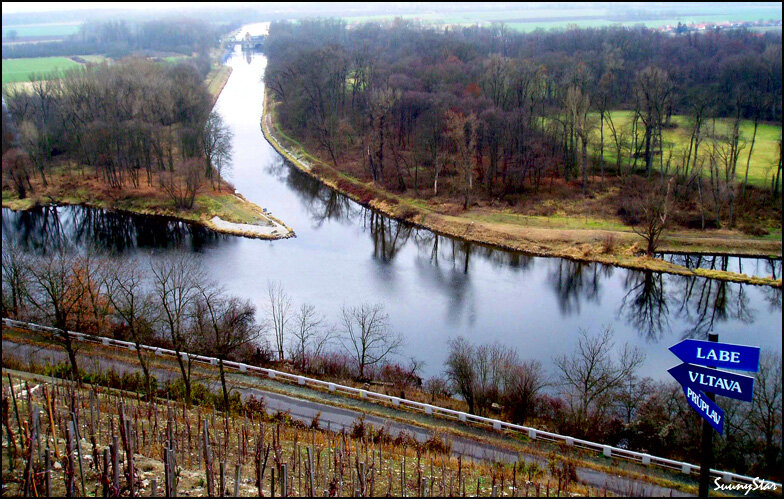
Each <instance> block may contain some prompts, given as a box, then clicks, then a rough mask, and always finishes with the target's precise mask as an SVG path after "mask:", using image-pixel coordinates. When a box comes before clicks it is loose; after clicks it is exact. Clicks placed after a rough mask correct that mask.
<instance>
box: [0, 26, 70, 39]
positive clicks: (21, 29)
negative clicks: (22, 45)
mask: <svg viewBox="0 0 784 499" xmlns="http://www.w3.org/2000/svg"><path fill="white" fill-rule="evenodd" d="M80 24H81V23H45V24H17V25H8V26H3V40H6V39H9V38H10V37H11V32H12V31H13V32H16V39H17V40H18V41H24V39H25V38H32V37H42V36H46V37H62V36H69V35H74V34H76V33H78V32H79V25H80Z"/></svg>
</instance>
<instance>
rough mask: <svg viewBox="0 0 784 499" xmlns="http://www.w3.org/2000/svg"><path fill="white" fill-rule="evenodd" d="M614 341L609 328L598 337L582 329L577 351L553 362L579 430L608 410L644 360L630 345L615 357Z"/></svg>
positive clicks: (641, 354) (642, 355)
mask: <svg viewBox="0 0 784 499" xmlns="http://www.w3.org/2000/svg"><path fill="white" fill-rule="evenodd" d="M612 338H613V331H612V329H610V328H609V327H606V328H604V329H603V330H602V332H601V333H599V334H598V335H595V336H592V335H589V334H588V331H586V330H583V329H581V330H580V336H579V338H578V340H577V349H576V350H575V351H574V352H573V353H572V354H570V355H562V356H560V357H556V358H555V359H554V362H555V366H556V368H557V369H558V371H559V373H560V375H561V381H562V385H563V389H564V395H565V396H566V400H567V403H568V404H569V406H570V409H571V416H572V417H573V418H574V423H575V425H576V427H577V428H584V424H585V422H586V421H588V419H589V418H591V417H595V416H600V415H601V414H603V413H604V412H605V411H606V410H607V409H608V406H609V404H606V403H605V402H606V401H607V400H608V398H609V397H610V396H611V395H612V394H613V392H614V391H615V390H616V389H618V387H619V386H620V385H621V383H623V382H624V381H625V380H628V379H629V378H630V377H632V376H634V373H635V372H636V371H637V368H638V367H639V366H640V364H642V362H643V360H644V359H645V355H644V354H643V353H642V352H640V351H639V350H637V349H636V348H630V347H629V346H628V345H625V346H624V347H623V349H622V350H621V352H620V354H616V353H615V352H614V351H613V349H614V347H615V343H614V342H613V339H612ZM616 359H617V360H616Z"/></svg>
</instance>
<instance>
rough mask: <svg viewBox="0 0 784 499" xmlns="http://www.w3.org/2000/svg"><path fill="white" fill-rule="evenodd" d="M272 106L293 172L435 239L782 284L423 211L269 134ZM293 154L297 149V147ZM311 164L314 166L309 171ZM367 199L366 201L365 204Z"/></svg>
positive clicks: (774, 251)
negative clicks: (346, 186) (349, 187)
mask: <svg viewBox="0 0 784 499" xmlns="http://www.w3.org/2000/svg"><path fill="white" fill-rule="evenodd" d="M270 105H271V100H270V99H269V98H268V96H267V95H266V90H265V98H264V109H263V114H262V118H261V124H260V125H261V129H262V132H263V133H264V137H265V138H266V139H267V142H269V143H270V145H272V147H274V148H275V150H276V151H278V153H279V154H281V155H282V156H283V157H284V158H286V159H287V160H288V161H289V162H290V163H291V164H292V165H294V167H296V168H297V169H299V170H301V171H302V172H304V173H305V174H307V175H309V176H311V177H313V178H315V179H317V180H318V181H320V182H322V183H323V184H324V185H326V186H328V187H330V188H331V189H334V190H335V191H337V192H340V193H341V194H343V195H345V196H347V197H349V198H351V199H352V200H353V201H355V202H357V203H359V204H362V205H364V206H368V207H370V208H372V209H374V210H376V211H378V212H381V213H382V214H384V215H386V216H388V217H391V218H394V219H397V220H401V221H404V222H406V223H409V224H411V225H413V226H416V227H420V228H424V229H427V230H430V231H432V232H435V233H436V234H439V235H443V236H447V237H451V238H455V239H459V240H463V241H468V242H472V243H479V244H483V245H487V246H491V247H496V248H500V249H505V250H511V251H519V252H522V253H526V254H529V255H534V256H545V257H558V258H567V259H570V260H575V261H582V262H597V263H603V264H607V265H614V266H618V267H625V268H629V269H633V270H649V271H654V272H663V273H669V274H678V275H683V276H694V277H706V278H711V279H719V280H724V281H731V282H740V283H747V284H755V285H767V286H773V287H778V288H780V287H781V284H782V280H781V278H779V279H771V278H766V277H755V276H748V275H746V274H738V273H735V272H728V271H723V270H713V269H702V268H694V269H690V268H687V267H684V266H682V265H677V264H674V263H670V262H666V261H664V260H661V259H657V258H650V257H645V256H638V252H639V251H638V249H637V246H638V244H639V243H640V242H641V241H642V240H641V239H640V238H639V237H638V236H637V235H635V234H634V233H632V232H622V231H609V230H594V229H549V228H541V227H531V226H524V225H517V224H508V223H485V222H481V221H476V220H470V219H468V218H465V217H460V216H453V215H445V214H441V213H437V212H435V211H432V210H427V209H423V208H422V207H421V206H419V205H417V204H414V203H412V202H411V201H412V200H410V199H408V198H405V197H402V196H396V195H395V194H393V193H390V192H387V191H384V190H382V189H380V188H378V187H376V186H375V185H374V184H373V183H365V182H362V181H360V180H358V179H355V178H352V177H349V176H347V175H345V174H343V173H341V172H339V171H337V170H336V169H335V168H333V167H332V166H330V165H328V164H326V163H324V162H321V161H319V160H318V159H316V158H315V157H314V156H313V155H311V154H308V153H307V151H304V150H300V151H299V152H297V151H295V150H294V146H292V145H291V144H289V141H288V140H287V139H286V138H283V137H280V134H276V133H274V132H273V130H274V129H275V124H274V122H273V117H274V112H273V111H271V110H270ZM297 148H299V149H301V148H300V147H299V146H297ZM312 161H317V162H318V168H314V165H313V164H312V163H311V162H312ZM346 181H348V182H350V183H351V184H353V186H354V187H356V188H357V190H358V191H359V192H362V193H363V196H362V197H363V198H364V199H361V198H360V195H358V194H357V193H355V192H349V191H348V190H346V189H344V188H341V184H344V183H345V182H346ZM368 198H369V201H368ZM608 236H610V237H613V238H615V240H616V241H617V244H616V245H617V247H616V249H615V250H613V251H610V252H605V251H603V250H602V240H603V239H604V238H606V237H608ZM658 251H661V252H674V253H690V252H694V253H707V254H718V255H721V254H724V255H732V256H749V257H774V258H781V254H782V243H781V241H771V240H759V239H747V238H732V237H714V236H705V235H702V234H699V235H697V234H694V235H684V234H670V235H667V236H666V237H663V238H662V243H661V245H660V247H659V248H658Z"/></svg>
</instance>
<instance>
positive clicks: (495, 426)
mask: <svg viewBox="0 0 784 499" xmlns="http://www.w3.org/2000/svg"><path fill="white" fill-rule="evenodd" d="M493 429H494V430H500V429H501V422H500V421H493Z"/></svg>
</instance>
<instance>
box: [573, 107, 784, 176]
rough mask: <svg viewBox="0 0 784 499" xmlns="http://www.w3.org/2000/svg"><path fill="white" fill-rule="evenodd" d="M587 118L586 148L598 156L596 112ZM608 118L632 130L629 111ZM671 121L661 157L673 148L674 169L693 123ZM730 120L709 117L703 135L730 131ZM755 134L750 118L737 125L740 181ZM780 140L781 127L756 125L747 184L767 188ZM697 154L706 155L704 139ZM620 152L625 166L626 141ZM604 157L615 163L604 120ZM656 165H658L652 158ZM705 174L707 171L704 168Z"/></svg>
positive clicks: (642, 137) (680, 118)
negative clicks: (588, 138) (591, 126)
mask: <svg viewBox="0 0 784 499" xmlns="http://www.w3.org/2000/svg"><path fill="white" fill-rule="evenodd" d="M589 118H591V119H593V120H594V122H595V125H596V126H595V128H594V130H593V136H592V138H591V142H590V143H589V147H588V149H589V151H591V152H592V153H593V154H594V155H595V156H596V157H597V158H598V155H599V135H600V131H599V123H598V122H599V115H598V113H592V114H589ZM611 118H612V120H613V123H614V124H615V127H616V128H617V129H618V130H619V133H620V130H624V133H627V134H628V131H629V130H631V120H632V119H633V112H632V111H613V112H612V113H611ZM672 123H673V124H674V125H675V126H674V127H672V128H667V129H665V130H663V132H662V140H663V141H664V160H665V161H666V160H667V157H668V156H669V149H670V147H671V148H672V166H671V169H673V168H675V166H676V165H677V162H678V161H680V157H681V156H682V154H683V152H684V151H686V150H688V148H689V138H690V136H691V131H692V126H693V125H692V122H691V120H690V119H689V117H687V116H683V115H676V116H673V117H672ZM730 126H731V125H730V120H729V119H720V118H719V119H715V120H709V121H708V122H707V123H706V124H705V125H704V127H703V131H702V135H703V137H704V136H705V135H706V134H707V133H708V131H709V130H710V129H711V128H714V127H715V132H716V133H717V134H727V133H729V131H730ZM753 133H754V122H752V121H750V120H743V121H741V125H740V143H741V145H743V147H742V148H741V152H740V157H739V159H738V165H737V170H736V175H737V177H738V180H739V181H741V182H742V181H743V178H744V176H745V174H746V160H747V159H748V154H749V148H750V146H751V138H752V135H753ZM637 140H638V143H639V144H642V143H643V141H644V140H645V128H644V126H643V125H642V124H639V129H638V131H637ZM780 140H781V126H780V125H774V124H771V123H759V126H758V127H757V137H756V139H755V140H754V149H753V150H752V153H751V161H750V163H749V184H751V185H756V186H757V187H769V186H770V176H771V175H772V174H775V172H776V167H777V166H778V161H779V141H780ZM700 147H701V149H700V151H701V152H700V156H702V157H705V155H706V154H707V148H706V147H705V142H704V141H703V142H701V146H700ZM623 151H624V152H623V153H622V154H623V155H624V156H625V157H624V159H623V162H622V168H628V166H629V162H628V159H629V158H628V154H629V152H628V144H627V145H625V146H624V148H623ZM604 158H605V162H606V164H607V166H608V167H613V166H614V165H615V159H616V154H615V143H614V142H613V138H612V134H611V131H610V127H609V126H608V125H607V124H606V123H605V126H604ZM644 162H645V161H644V159H643V158H638V160H637V166H638V168H641V167H642V166H643V165H644ZM655 165H658V157H657V161H655ZM705 172H706V175H707V174H708V173H707V172H708V170H707V168H705Z"/></svg>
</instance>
